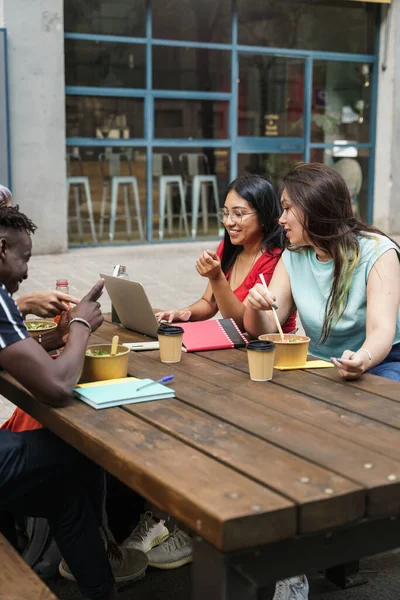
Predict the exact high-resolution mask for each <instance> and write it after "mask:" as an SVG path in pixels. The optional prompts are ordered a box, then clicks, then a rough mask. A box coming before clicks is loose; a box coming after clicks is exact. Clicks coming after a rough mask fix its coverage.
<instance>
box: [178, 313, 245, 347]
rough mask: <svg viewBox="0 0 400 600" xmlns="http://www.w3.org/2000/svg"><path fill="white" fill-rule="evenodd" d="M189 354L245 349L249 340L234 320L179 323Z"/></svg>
mask: <svg viewBox="0 0 400 600" xmlns="http://www.w3.org/2000/svg"><path fill="white" fill-rule="evenodd" d="M179 327H182V329H183V330H184V334H183V345H184V346H185V348H186V350H187V351H188V352H201V351H203V350H222V349H226V348H244V347H245V346H246V345H247V340H246V338H245V337H244V335H243V333H242V332H241V331H240V329H239V327H238V326H237V325H236V323H235V321H234V320H233V319H210V320H208V321H191V322H188V323H179Z"/></svg>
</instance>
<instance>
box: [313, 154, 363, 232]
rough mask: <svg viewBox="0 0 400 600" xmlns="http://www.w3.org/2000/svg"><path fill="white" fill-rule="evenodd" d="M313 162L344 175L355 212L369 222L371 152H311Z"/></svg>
mask: <svg viewBox="0 0 400 600" xmlns="http://www.w3.org/2000/svg"><path fill="white" fill-rule="evenodd" d="M310 160H311V161H312V162H320V163H324V164H326V165H329V166H331V167H334V168H335V169H337V170H338V171H339V173H340V174H341V175H342V177H343V179H344V180H345V182H346V183H347V187H348V188H349V191H350V196H351V200H352V205H353V210H354V212H355V214H356V215H357V216H358V217H359V218H361V219H362V220H363V221H366V220H367V200H368V165H369V150H368V149H365V148H355V147H351V148H341V147H340V146H336V147H334V148H326V149H322V148H321V149H318V148H314V149H313V150H311V158H310Z"/></svg>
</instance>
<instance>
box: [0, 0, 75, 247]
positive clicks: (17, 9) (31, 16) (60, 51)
mask: <svg viewBox="0 0 400 600" xmlns="http://www.w3.org/2000/svg"><path fill="white" fill-rule="evenodd" d="M62 15H63V0H29V1H27V0H0V26H3V27H6V28H7V38H8V73H9V99H10V137H11V167H12V188H13V193H14V198H15V202H17V203H18V204H19V205H20V206H21V208H22V210H23V211H24V212H25V213H26V214H27V215H28V216H29V217H30V218H31V219H32V220H33V221H34V222H35V223H36V224H37V226H38V231H37V232H36V233H35V236H34V240H33V241H34V244H33V248H34V252H35V253H37V254H38V253H39V254H41V253H47V252H49V253H56V252H64V251H66V249H67V200H66V176H65V108H64V105H65V92H64V28H63V19H62Z"/></svg>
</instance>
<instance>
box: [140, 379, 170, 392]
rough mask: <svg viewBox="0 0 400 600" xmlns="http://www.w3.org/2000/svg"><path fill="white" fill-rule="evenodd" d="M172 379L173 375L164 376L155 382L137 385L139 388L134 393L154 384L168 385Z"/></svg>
mask: <svg viewBox="0 0 400 600" xmlns="http://www.w3.org/2000/svg"><path fill="white" fill-rule="evenodd" d="M173 378H174V376H173V375H166V376H165V377H161V379H157V381H149V383H144V384H143V385H139V387H138V388H136V391H139V390H143V389H144V388H145V387H147V386H148V385H154V384H155V383H169V382H170V381H172V380H173Z"/></svg>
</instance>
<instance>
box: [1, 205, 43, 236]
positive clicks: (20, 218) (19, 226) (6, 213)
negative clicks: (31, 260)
mask: <svg viewBox="0 0 400 600" xmlns="http://www.w3.org/2000/svg"><path fill="white" fill-rule="evenodd" d="M0 228H4V229H15V230H18V231H26V232H27V233H29V235H30V234H32V233H35V231H36V229H37V227H36V225H35V224H34V223H33V222H32V221H31V220H30V219H29V218H28V217H27V216H26V215H24V213H22V212H20V211H19V206H18V205H15V206H8V204H7V202H6V201H4V200H1V201H0Z"/></svg>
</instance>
